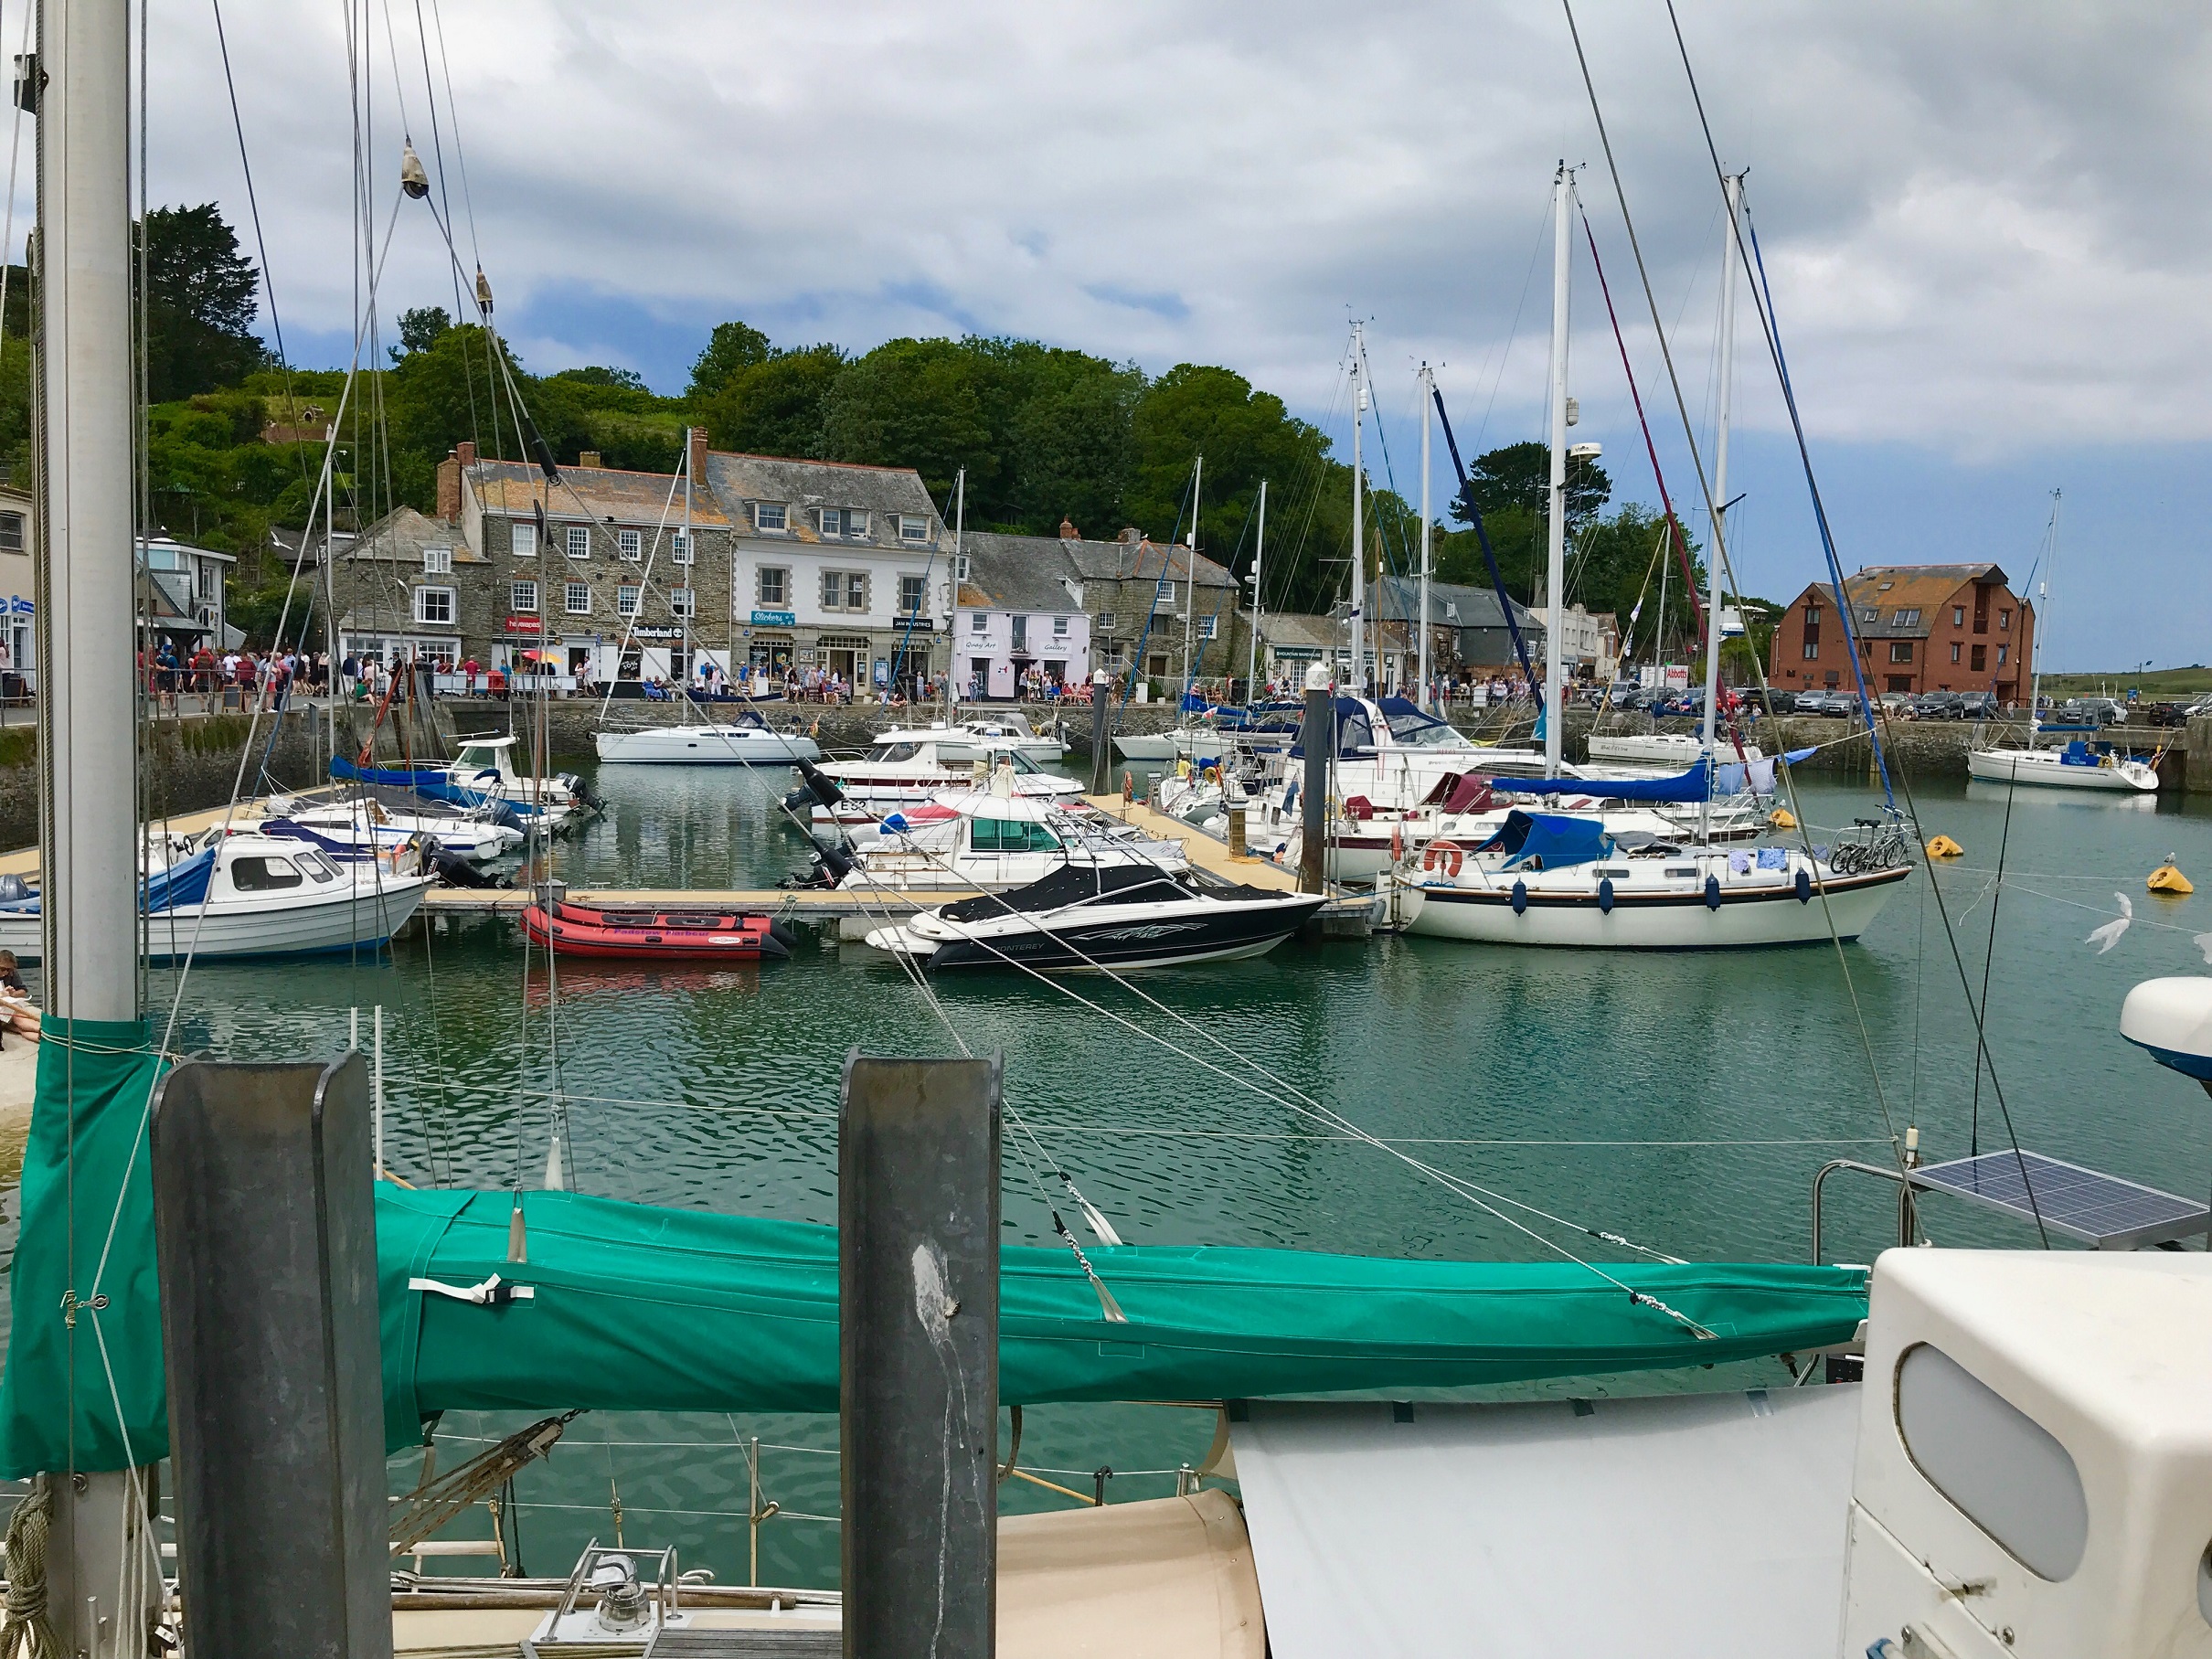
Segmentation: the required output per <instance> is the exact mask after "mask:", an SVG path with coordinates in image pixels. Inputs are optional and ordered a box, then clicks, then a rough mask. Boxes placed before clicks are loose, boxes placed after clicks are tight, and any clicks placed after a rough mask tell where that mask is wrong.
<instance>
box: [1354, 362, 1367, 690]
mask: <svg viewBox="0 0 2212 1659" xmlns="http://www.w3.org/2000/svg"><path fill="white" fill-rule="evenodd" d="M1366 367H1367V341H1366V340H1365V339H1363V338H1362V337H1361V325H1360V324H1357V323H1355V324H1352V392H1353V396H1352V692H1353V695H1354V696H1358V695H1359V694H1361V693H1363V692H1365V691H1366V690H1367V621H1366V613H1367V533H1366V532H1367V490H1366V488H1365V487H1364V486H1365V483H1366V473H1364V471H1363V470H1362V467H1361V463H1360V453H1359V447H1360V439H1361V436H1362V433H1361V431H1360V428H1361V426H1362V425H1363V424H1364V422H1365V419H1366V416H1367V373H1366Z"/></svg>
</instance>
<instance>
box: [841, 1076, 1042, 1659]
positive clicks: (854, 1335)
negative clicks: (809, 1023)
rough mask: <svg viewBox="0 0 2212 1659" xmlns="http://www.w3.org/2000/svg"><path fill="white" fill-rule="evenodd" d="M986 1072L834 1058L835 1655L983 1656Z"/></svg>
mask: <svg viewBox="0 0 2212 1659" xmlns="http://www.w3.org/2000/svg"><path fill="white" fill-rule="evenodd" d="M1001 1075H1002V1073H1001V1067H1000V1063H999V1062H998V1061H997V1060H996V1059H990V1060H909V1059H869V1058H863V1057H862V1056H861V1055H860V1054H859V1053H858V1052H857V1051H855V1052H854V1053H853V1054H852V1055H850V1056H849V1057H847V1058H846V1060H845V1096H844V1102H843V1109H842V1111H840V1113H839V1118H838V1125H837V1225H838V1240H837V1284H838V1292H837V1317H838V1361H839V1366H840V1368H841V1382H840V1388H839V1397H840V1405H841V1410H842V1420H841V1423H840V1430H841V1433H840V1449H841V1452H842V1460H841V1462H842V1468H843V1484H844V1516H845V1525H844V1539H843V1542H844V1573H843V1582H844V1587H845V1654H847V1655H848V1656H849V1659H988V1656H989V1654H991V1652H992V1651H993V1647H994V1642H995V1639H996V1622H995V1611H994V1598H995V1579H996V1576H997V1565H998V1480H997V1473H998V1472H997V1450H998V1230H999V1214H998V1154H999V1130H998V1111H999V1092H1000V1084H1001Z"/></svg>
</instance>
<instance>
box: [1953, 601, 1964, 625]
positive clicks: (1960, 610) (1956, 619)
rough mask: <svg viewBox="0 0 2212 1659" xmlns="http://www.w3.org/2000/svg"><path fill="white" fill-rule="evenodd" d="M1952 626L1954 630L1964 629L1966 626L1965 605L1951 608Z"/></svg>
mask: <svg viewBox="0 0 2212 1659" xmlns="http://www.w3.org/2000/svg"><path fill="white" fill-rule="evenodd" d="M1951 626H1952V627H1954V628H1963V627H1965V626H1966V607H1965V606H1964V605H1953V606H1951Z"/></svg>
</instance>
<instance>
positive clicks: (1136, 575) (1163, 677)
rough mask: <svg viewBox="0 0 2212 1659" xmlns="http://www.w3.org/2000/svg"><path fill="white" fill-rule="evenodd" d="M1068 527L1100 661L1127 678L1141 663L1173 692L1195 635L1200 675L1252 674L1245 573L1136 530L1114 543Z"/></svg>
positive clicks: (1066, 541) (1063, 543)
mask: <svg viewBox="0 0 2212 1659" xmlns="http://www.w3.org/2000/svg"><path fill="white" fill-rule="evenodd" d="M1060 529H1061V535H1060V537H1059V540H1058V547H1059V548H1060V550H1061V552H1062V554H1063V555H1064V556H1065V557H1066V558H1067V560H1068V563H1069V568H1070V569H1072V570H1073V572H1074V576H1075V580H1076V581H1077V582H1078V584H1079V586H1080V588H1081V590H1082V593H1081V600H1080V603H1081V605H1082V607H1083V610H1084V611H1085V612H1086V614H1088V615H1089V617H1090V646H1091V659H1092V665H1093V666H1094V667H1098V668H1103V669H1105V670H1106V671H1107V672H1108V673H1109V674H1111V675H1115V676H1116V677H1124V676H1126V675H1128V674H1129V673H1130V670H1131V668H1132V667H1135V668H1136V669H1137V670H1138V671H1139V673H1140V674H1141V675H1142V677H1143V679H1145V680H1147V681H1158V682H1161V683H1162V689H1163V690H1164V691H1169V692H1171V693H1172V689H1173V686H1175V683H1176V682H1178V681H1180V680H1181V679H1182V678H1183V677H1184V672H1185V664H1184V655H1185V640H1186V638H1187V639H1188V641H1189V656H1190V665H1189V674H1190V676H1191V677H1192V678H1195V679H1202V680H1204V679H1221V678H1225V677H1227V676H1228V675H1241V674H1242V673H1243V672H1244V651H1243V645H1242V643H1241V641H1242V639H1243V634H1242V632H1241V630H1240V629H1239V626H1238V622H1239V611H1238V597H1239V596H1238V587H1237V579H1236V578H1235V577H1234V576H1233V575H1231V574H1230V573H1229V572H1228V569H1225V568H1224V567H1222V566H1220V565H1218V564H1216V563H1215V562H1214V561H1213V560H1212V559H1210V558H1207V557H1206V555H1205V554H1203V553H1197V552H1194V551H1193V550H1192V549H1191V548H1181V547H1162V546H1160V545H1158V544H1156V543H1155V542H1154V541H1153V539H1152V538H1151V537H1148V536H1145V535H1143V533H1142V532H1140V531H1137V530H1134V529H1129V530H1123V531H1122V534H1121V536H1120V537H1117V538H1116V539H1115V540H1112V541H1086V540H1084V539H1083V538H1082V537H1079V536H1078V535H1076V534H1075V526H1072V525H1069V524H1067V523H1062V525H1061V526H1060ZM1021 539H1024V540H1028V541H1046V540H1048V538H1047V537H1022V538H1021ZM1186 616H1187V618H1188V624H1189V625H1188V628H1187V631H1186V626H1185V620H1186Z"/></svg>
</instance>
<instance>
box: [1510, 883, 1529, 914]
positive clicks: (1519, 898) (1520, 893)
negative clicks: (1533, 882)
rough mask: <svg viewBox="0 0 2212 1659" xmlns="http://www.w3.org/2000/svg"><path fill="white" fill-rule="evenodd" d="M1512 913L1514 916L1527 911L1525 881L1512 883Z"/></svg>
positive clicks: (1526, 887) (1526, 885)
mask: <svg viewBox="0 0 2212 1659" xmlns="http://www.w3.org/2000/svg"><path fill="white" fill-rule="evenodd" d="M1513 913H1514V914H1515V916H1525V915H1526V914H1527V913H1528V884H1527V883H1526V881H1516V882H1515V883H1514V884H1513Z"/></svg>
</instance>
